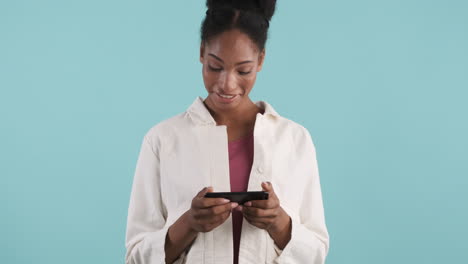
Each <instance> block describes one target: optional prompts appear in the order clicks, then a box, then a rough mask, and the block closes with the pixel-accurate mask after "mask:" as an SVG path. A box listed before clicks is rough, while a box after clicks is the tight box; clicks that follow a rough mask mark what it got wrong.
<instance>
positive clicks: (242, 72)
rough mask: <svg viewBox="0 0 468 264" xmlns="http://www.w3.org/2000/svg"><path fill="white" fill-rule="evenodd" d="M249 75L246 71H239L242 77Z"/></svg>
mask: <svg viewBox="0 0 468 264" xmlns="http://www.w3.org/2000/svg"><path fill="white" fill-rule="evenodd" d="M249 73H250V71H247V72H246V71H239V74H240V75H247V74H249Z"/></svg>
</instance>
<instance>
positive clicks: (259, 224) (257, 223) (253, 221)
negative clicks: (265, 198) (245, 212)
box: [245, 217, 268, 229]
mask: <svg viewBox="0 0 468 264" xmlns="http://www.w3.org/2000/svg"><path fill="white" fill-rule="evenodd" d="M245 220H247V222H249V224H251V225H253V226H256V227H258V228H261V229H266V228H267V227H268V224H267V223H264V222H262V221H258V220H256V219H253V218H247V217H245Z"/></svg>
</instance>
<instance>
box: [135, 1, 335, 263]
mask: <svg viewBox="0 0 468 264" xmlns="http://www.w3.org/2000/svg"><path fill="white" fill-rule="evenodd" d="M275 4H276V1H274V0H270V1H268V0H264V1H261V0H258V1H254V0H245V1H244V0H237V1H235V0H234V1H223V0H211V1H210V0H208V1H207V7H208V10H207V12H206V17H205V19H204V21H203V24H202V28H201V46H200V62H201V64H202V65H203V70H202V73H203V74H202V75H203V80H204V84H205V88H206V90H207V92H208V96H207V97H206V98H205V99H203V98H201V97H198V98H196V99H195V101H194V102H193V104H192V105H191V106H190V107H189V108H188V109H187V110H186V111H185V112H184V113H181V114H179V115H177V116H174V117H172V118H170V119H168V120H165V121H163V122H161V123H159V124H157V125H155V126H153V127H152V128H151V129H150V130H149V131H148V132H147V134H146V135H145V136H144V138H143V142H142V146H141V151H140V155H139V158H138V162H137V166H136V171H135V175H134V181H133V186H132V191H131V197H130V205H129V209H128V220H127V233H126V248H127V254H126V263H127V264H150V263H164V262H166V263H213V264H214V263H216V264H218V263H245V264H247V263H255V264H257V263H312V264H314V263H316V264H318V263H324V262H325V257H326V255H327V253H328V248H329V236H328V231H327V228H326V225H325V217H324V210H323V204H322V194H321V188H320V180H319V174H318V167H317V160H316V154H315V147H314V144H313V142H312V139H311V136H310V134H309V132H308V131H307V130H306V129H305V128H304V127H303V126H301V125H299V124H297V123H295V122H293V121H291V120H288V119H286V118H284V117H282V116H280V115H279V114H278V113H277V112H276V111H275V110H274V109H273V107H272V106H271V105H270V104H268V103H267V102H265V101H257V102H253V101H251V99H250V98H249V93H250V91H251V90H252V88H253V86H254V83H255V79H256V75H257V72H259V71H260V70H261V69H262V65H263V61H264V58H265V42H266V39H267V32H268V28H269V21H270V19H271V17H272V16H273V13H274V10H275ZM260 190H264V191H267V192H268V193H269V198H268V200H254V201H251V202H247V203H245V204H243V205H239V204H237V203H234V202H230V201H229V200H225V199H222V198H205V197H204V195H205V194H206V193H207V192H213V191H217V192H229V191H260Z"/></svg>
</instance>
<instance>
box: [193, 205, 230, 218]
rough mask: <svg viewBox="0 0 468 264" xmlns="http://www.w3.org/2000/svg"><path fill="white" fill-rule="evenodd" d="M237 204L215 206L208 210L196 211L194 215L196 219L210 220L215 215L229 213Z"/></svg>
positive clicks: (200, 209)
mask: <svg viewBox="0 0 468 264" xmlns="http://www.w3.org/2000/svg"><path fill="white" fill-rule="evenodd" d="M236 206H237V203H227V204H222V205H216V206H212V207H208V208H199V209H196V211H195V215H196V217H198V218H210V217H213V216H216V215H221V214H224V213H226V212H231V210H232V208H234V207H236Z"/></svg>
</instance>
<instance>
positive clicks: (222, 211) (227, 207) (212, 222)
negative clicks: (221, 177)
mask: <svg viewBox="0 0 468 264" xmlns="http://www.w3.org/2000/svg"><path fill="white" fill-rule="evenodd" d="M208 192H213V187H205V188H203V190H201V191H200V192H199V193H198V194H197V196H195V197H194V198H193V200H192V206H191V208H190V209H189V210H188V211H187V222H188V224H189V226H190V228H191V229H192V230H193V231H196V232H209V231H211V230H213V229H215V228H216V227H218V226H219V225H221V224H222V223H224V221H226V219H228V217H229V215H230V214H231V210H232V208H234V207H237V203H231V202H230V201H229V200H227V199H224V198H205V197H204V196H205V194H206V193H208Z"/></svg>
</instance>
